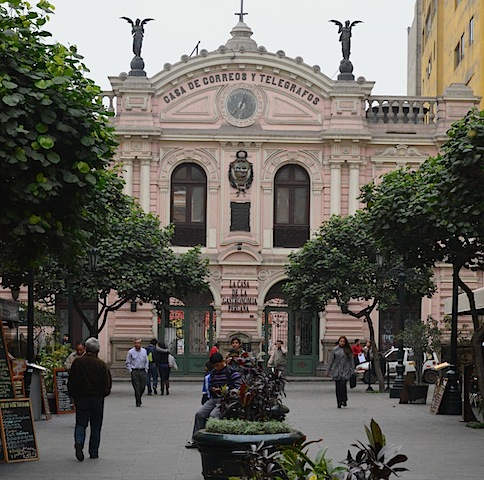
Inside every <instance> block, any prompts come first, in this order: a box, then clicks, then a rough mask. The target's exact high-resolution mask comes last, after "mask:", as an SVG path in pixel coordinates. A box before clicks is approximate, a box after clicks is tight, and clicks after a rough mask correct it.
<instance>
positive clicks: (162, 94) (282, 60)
mask: <svg viewBox="0 0 484 480" xmlns="http://www.w3.org/2000/svg"><path fill="white" fill-rule="evenodd" d="M251 37H252V31H251V30H250V28H249V27H248V26H247V24H246V23H244V22H243V21H239V23H238V24H237V25H236V26H235V27H234V28H233V30H232V31H231V35H230V38H229V39H228V41H227V42H226V43H225V44H224V45H222V46H220V47H219V48H218V49H217V50H215V51H212V52H208V51H206V50H201V51H200V53H199V54H198V55H196V56H193V57H189V56H187V55H184V56H182V57H181V60H180V61H179V62H178V63H176V64H173V65H171V64H165V65H164V67H163V69H162V70H161V71H160V72H159V73H158V74H156V75H154V76H153V77H152V78H147V77H146V76H144V75H143V73H142V72H139V71H137V72H136V71H131V72H130V74H121V75H120V76H118V77H110V82H111V85H112V91H109V92H104V96H105V98H107V99H109V102H110V108H111V109H112V110H113V111H114V112H115V116H114V119H113V123H114V126H115V128H116V134H117V136H118V140H119V143H120V145H119V149H118V153H117V157H116V162H119V163H121V164H122V166H123V171H124V175H125V180H126V193H128V194H130V195H134V196H135V197H137V198H138V199H139V201H140V203H141V205H142V207H143V208H144V209H145V210H146V211H152V212H154V213H155V214H156V215H158V217H159V218H160V220H161V223H162V224H164V225H167V224H169V223H174V224H175V237H174V240H173V244H174V249H175V250H176V251H178V252H182V251H185V250H186V249H187V248H189V247H190V246H194V245H201V246H202V253H203V256H204V257H206V258H208V259H209V261H210V272H211V273H210V278H209V279H208V282H209V285H210V293H209V294H208V295H205V296H201V297H193V298H177V299H172V301H171V303H170V305H167V306H166V308H165V311H164V314H163V315H162V316H161V317H159V316H158V315H157V313H156V312H155V311H154V310H153V309H152V306H150V305H138V308H137V309H136V312H133V311H132V310H133V309H130V308H126V309H124V310H120V311H117V312H115V313H112V314H111V317H110V318H109V322H108V325H107V328H105V329H104V330H103V331H102V332H101V339H102V341H103V342H104V346H105V348H103V349H102V351H104V352H107V360H108V361H110V362H111V363H112V364H113V369H115V370H116V369H118V373H119V374H120V373H121V370H122V369H123V368H124V358H125V354H126V350H127V348H129V347H130V346H131V342H132V338H133V336H135V335H137V336H138V335H139V336H142V337H143V338H144V339H145V340H149V339H150V338H151V337H153V336H156V337H158V338H160V339H162V340H163V341H165V343H167V345H168V346H169V348H170V349H171V351H172V352H173V353H174V354H175V355H176V356H177V357H178V358H177V361H178V363H179V365H180V366H181V369H180V370H181V372H182V373H185V374H191V373H197V372H202V371H203V365H204V363H205V361H206V354H207V346H208V345H210V344H211V343H212V342H213V341H214V340H215V339H217V341H218V342H219V343H220V344H221V346H222V350H224V349H225V348H226V347H227V345H228V344H229V341H230V338H231V337H233V336H238V337H241V339H242V341H243V343H244V344H245V345H246V347H247V348H249V349H251V350H252V351H255V352H258V351H267V350H268V349H269V348H270V346H271V344H272V343H273V342H275V340H277V339H282V340H283V341H284V342H285V343H286V344H287V345H288V347H289V356H290V366H289V373H291V374H304V375H315V374H317V372H318V369H319V368H320V367H321V365H322V364H324V363H325V361H326V358H327V355H328V352H329V350H330V348H331V347H332V346H333V345H334V342H335V340H336V339H337V337H338V336H339V335H341V334H345V335H347V336H348V337H350V338H361V339H363V338H367V336H368V330H367V326H366V324H364V323H362V322H361V321H359V320H356V319H354V318H352V317H350V316H348V315H343V314H342V313H341V311H340V310H339V309H338V308H336V306H332V305H330V306H329V307H328V308H327V309H326V311H325V312H319V313H315V312H312V313H311V312H297V311H293V310H291V309H290V308H289V307H288V305H287V303H286V301H285V298H284V294H283V293H282V289H281V286H282V284H283V282H284V280H285V278H286V276H285V265H286V263H287V259H288V254H289V253H290V252H292V251H293V250H295V249H297V248H299V247H301V246H302V245H303V244H304V243H305V241H306V240H308V239H309V238H311V236H312V235H313V234H314V233H315V232H317V230H318V228H319V226H320V225H321V223H322V222H323V221H325V220H327V219H328V218H329V217H330V215H332V214H343V215H345V214H353V213H355V212H356V211H357V210H358V209H359V208H360V202H359V200H358V196H359V191H360V187H361V186H362V185H364V184H366V183H367V182H369V181H370V180H373V179H377V178H378V177H379V176H381V175H382V174H384V173H385V172H388V171H390V170H392V169H395V168H399V167H402V166H410V167H414V168H417V167H418V166H419V165H420V164H421V163H422V162H423V161H424V160H425V159H426V158H427V157H428V156H430V155H435V154H436V153H437V152H438V150H439V147H440V145H441V144H442V143H443V142H444V141H445V138H446V136H445V132H446V131H447V129H448V128H449V126H450V124H451V123H452V122H453V121H455V120H457V119H458V118H460V117H462V116H463V115H464V114H465V113H466V112H467V111H468V110H469V109H470V108H471V107H473V106H474V105H478V102H479V99H477V98H475V97H474V95H473V93H472V91H471V90H470V89H469V88H467V87H464V86H462V85H451V86H449V87H448V88H447V89H446V90H445V92H444V94H443V95H442V96H440V97H438V98H429V97H426V98H420V97H375V96H372V88H373V86H374V82H371V81H367V80H366V79H365V78H363V77H359V78H357V79H356V80H336V81H334V80H331V79H330V78H329V77H327V76H326V75H325V74H324V73H322V72H321V71H320V68H319V67H318V66H309V65H307V64H305V63H304V61H303V59H302V58H300V57H296V58H294V59H293V58H288V57H286V55H285V53H284V52H283V51H281V50H279V51H277V52H275V53H271V52H268V51H267V50H266V49H265V48H264V47H262V46H258V45H257V43H256V42H255V41H254V40H253V39H252V38H251ZM355 234H357V232H355ZM451 274H452V272H451V269H450V268H447V267H446V266H445V265H442V266H441V267H439V268H437V269H436V276H435V281H436V284H437V287H438V292H437V293H436V294H435V295H434V297H433V298H432V299H423V300H422V302H421V304H420V305H418V306H417V307H416V308H417V311H418V313H419V314H420V315H422V316H423V317H425V316H427V315H428V314H432V315H433V316H434V317H435V318H439V319H442V317H443V305H444V300H445V298H447V297H449V296H450V293H451V284H452V275H451ZM468 275H469V277H472V278H469V281H470V283H471V285H474V286H475V287H479V286H482V285H483V280H482V277H478V276H476V275H477V274H475V273H473V272H469V273H468ZM374 317H375V318H374V323H375V326H376V329H377V332H378V338H379V341H380V347H381V348H384V347H385V346H386V345H388V343H391V341H392V338H393V337H392V336H393V333H395V326H394V322H395V319H396V315H394V316H392V315H391V312H390V313H388V312H386V316H385V315H380V317H379V314H378V312H375V314H374Z"/></svg>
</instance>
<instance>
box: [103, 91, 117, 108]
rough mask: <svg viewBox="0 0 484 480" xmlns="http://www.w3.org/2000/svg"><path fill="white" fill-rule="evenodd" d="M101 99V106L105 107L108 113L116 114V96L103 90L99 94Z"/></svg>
mask: <svg viewBox="0 0 484 480" xmlns="http://www.w3.org/2000/svg"><path fill="white" fill-rule="evenodd" d="M101 99H102V102H103V105H104V106H105V107H106V109H107V111H108V112H116V110H115V108H114V107H115V99H116V94H115V93H114V92H113V91H111V90H103V91H102V92H101Z"/></svg>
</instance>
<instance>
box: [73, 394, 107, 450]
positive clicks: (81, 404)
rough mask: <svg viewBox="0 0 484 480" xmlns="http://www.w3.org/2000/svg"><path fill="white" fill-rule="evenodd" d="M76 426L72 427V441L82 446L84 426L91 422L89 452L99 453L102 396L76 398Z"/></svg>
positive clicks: (84, 438)
mask: <svg viewBox="0 0 484 480" xmlns="http://www.w3.org/2000/svg"><path fill="white" fill-rule="evenodd" d="M75 404H76V428H75V429H74V441H75V442H76V443H80V444H81V445H82V446H84V442H85V440H86V428H87V426H88V424H89V423H90V424H91V436H90V438H89V454H90V455H98V454H99V443H100V442H101V427H102V424H103V413H104V398H103V397H81V398H76V400H75Z"/></svg>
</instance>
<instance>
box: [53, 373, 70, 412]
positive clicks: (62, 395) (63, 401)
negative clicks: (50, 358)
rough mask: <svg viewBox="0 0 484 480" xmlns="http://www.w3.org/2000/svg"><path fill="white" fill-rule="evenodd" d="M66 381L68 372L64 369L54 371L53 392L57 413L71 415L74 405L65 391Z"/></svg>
mask: <svg viewBox="0 0 484 480" xmlns="http://www.w3.org/2000/svg"><path fill="white" fill-rule="evenodd" d="M68 380H69V372H68V371H67V370H66V369H65V368H55V369H54V391H55V403H56V406H57V413H73V412H74V411H75V409H74V404H73V402H72V399H71V397H69V391H68V390H67V382H68Z"/></svg>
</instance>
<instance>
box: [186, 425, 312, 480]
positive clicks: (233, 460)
mask: <svg viewBox="0 0 484 480" xmlns="http://www.w3.org/2000/svg"><path fill="white" fill-rule="evenodd" d="M303 437H304V434H303V433H301V432H299V431H298V430H293V431H292V432H289V433H276V434H264V435H230V434H223V433H209V432H207V431H205V430H199V431H198V432H197V433H195V435H194V437H193V440H194V441H195V442H196V443H197V447H198V451H199V452H200V455H201V457H202V469H203V471H202V473H203V478H204V479H205V480H215V479H217V480H228V479H229V478H230V477H240V478H244V477H247V475H248V473H249V472H248V468H247V467H248V466H247V455H246V454H244V453H243V452H245V451H248V450H250V446H251V445H257V444H259V443H260V442H262V441H263V442H264V446H265V447H267V448H269V450H270V451H274V450H275V449H276V447H278V446H283V445H293V444H294V443H295V442H297V441H298V440H300V439H301V438H303ZM233 452H242V453H233Z"/></svg>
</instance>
